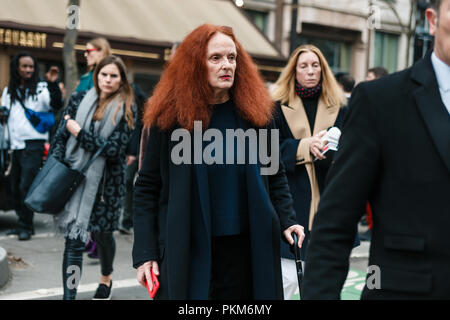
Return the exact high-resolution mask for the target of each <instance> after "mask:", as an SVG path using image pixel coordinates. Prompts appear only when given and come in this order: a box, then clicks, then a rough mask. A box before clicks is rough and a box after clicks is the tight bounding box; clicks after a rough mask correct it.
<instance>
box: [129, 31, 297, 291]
mask: <svg viewBox="0 0 450 320" xmlns="http://www.w3.org/2000/svg"><path fill="white" fill-rule="evenodd" d="M272 113H273V103H272V101H271V99H270V96H269V94H268V93H267V91H266V89H265V87H264V84H263V82H262V80H261V78H260V76H259V74H258V73H257V69H256V66H255V65H254V63H253V62H252V60H251V58H250V57H249V56H248V55H247V54H246V53H245V51H244V50H243V49H242V47H241V46H240V44H239V42H237V40H236V38H235V36H234V34H233V31H232V30H231V28H228V27H219V26H213V25H202V26H200V27H198V28H197V29H195V30H194V31H193V32H192V33H191V34H189V35H188V36H187V38H186V39H185V40H184V41H183V42H182V43H181V45H180V46H179V48H178V49H177V53H176V54H175V56H174V58H173V60H171V61H170V63H169V65H168V67H167V69H166V71H165V72H164V74H163V76H162V78H161V81H160V82H159V84H158V86H157V88H156V89H155V92H154V94H153V96H152V98H151V99H150V100H149V103H148V105H147V109H146V113H145V115H144V125H145V126H147V127H150V135H149V140H148V142H147V145H146V152H145V157H144V160H143V163H142V166H141V170H140V171H139V176H138V179H137V181H136V184H135V194H134V228H135V229H134V236H135V241H134V246H133V265H134V267H135V268H137V269H138V272H137V278H138V281H139V282H140V283H141V284H142V285H143V286H145V284H146V282H148V283H149V288H150V289H151V290H153V285H152V283H151V281H150V280H151V272H153V273H154V274H155V275H157V276H158V277H159V282H160V287H159V290H158V292H157V294H156V299H281V298H282V297H283V289H282V281H281V264H280V253H279V249H280V235H281V231H284V236H285V239H286V240H287V241H289V242H290V243H291V244H293V243H294V241H293V239H292V237H291V233H292V232H295V233H297V235H298V237H299V242H298V244H296V245H299V246H300V245H301V242H302V240H303V236H304V233H303V227H301V226H299V225H298V224H296V222H295V213H294V211H293V209H292V199H291V197H290V193H289V189H288V185H287V180H286V176H285V175H284V169H283V167H282V165H281V164H280V166H279V170H278V165H279V161H278V160H279V159H278V155H279V153H278V137H277V136H276V135H272V131H270V130H267V128H269V127H270V123H271V119H272ZM230 129H233V130H231V132H232V133H236V134H238V135H239V132H240V133H243V132H245V134H248V135H249V138H248V140H247V141H248V143H245V142H244V143H238V144H237V145H235V144H234V141H235V140H234V138H233V139H231V140H230V139H222V138H225V137H227V134H229V133H230ZM204 130H206V131H204ZM264 130H266V131H264ZM203 131H204V132H203ZM267 133H269V136H268V135H267ZM207 136H209V138H207ZM191 138H193V140H194V141H192V139H191ZM212 138H214V139H212ZM274 138H275V139H274ZM199 139H200V140H199ZM225 140H227V142H230V141H231V143H232V145H231V147H230V145H227V147H226V148H224V142H225ZM237 140H238V142H239V141H240V140H239V139H237ZM208 141H212V142H211V143H210V144H208ZM192 142H193V143H192ZM221 142H222V143H221ZM241 142H242V141H241ZM268 142H269V146H270V148H271V151H272V153H271V157H270V160H271V161H270V162H268V161H266V160H267V159H265V158H262V157H260V158H259V160H260V161H253V162H252V161H250V160H249V159H251V158H252V157H253V156H254V155H256V154H258V153H256V152H254V149H252V148H253V147H255V146H256V147H257V148H258V150H259V152H260V154H261V153H262V154H263V153H264V150H265V148H266V147H267V146H268ZM255 143H256V144H255ZM213 144H214V146H215V147H214V148H213V147H212V145H213ZM241 148H242V149H241ZM266 149H267V148H266ZM234 151H237V152H234ZM266 151H267V150H266ZM239 152H241V153H239ZM239 154H240V155H243V156H244V160H245V161H240V160H242V159H241V158H240V157H239ZM225 159H226V161H225ZM253 159H254V158H253ZM192 163H193V164H192ZM263 164H264V165H268V166H266V167H265V166H264V165H263ZM263 174H266V175H263Z"/></svg>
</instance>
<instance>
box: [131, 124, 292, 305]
mask: <svg viewBox="0 0 450 320" xmlns="http://www.w3.org/2000/svg"><path fill="white" fill-rule="evenodd" d="M242 123H243V121H242V122H241V124H242ZM241 127H243V126H241ZM244 130H245V129H244ZM177 143H178V142H175V141H171V132H170V131H160V130H159V129H158V128H156V127H153V128H151V130H150V136H149V140H148V142H147V146H146V152H145V157H144V160H143V164H142V168H141V170H140V172H139V176H138V179H137V181H136V184H135V192H134V245H133V265H134V267H135V268H137V267H139V266H140V265H142V264H143V263H144V262H146V261H149V260H156V261H158V263H159V267H160V277H159V281H160V288H159V291H158V294H157V296H156V298H157V299H158V298H159V299H191V298H192V296H190V295H189V292H191V294H192V286H195V292H194V295H195V297H196V299H208V288H209V283H210V269H211V236H210V234H211V233H210V232H211V231H210V225H208V223H207V221H208V219H207V217H206V216H205V211H207V208H208V206H209V202H208V201H209V200H208V196H207V195H208V185H207V180H205V177H206V174H207V172H206V170H207V168H206V166H205V165H197V166H194V165H189V164H180V165H175V164H174V163H173V162H172V161H171V157H170V156H171V151H172V149H173V148H174V146H175V145H176V144H177ZM259 168H260V165H259V164H255V165H247V169H246V177H247V189H248V190H247V195H248V212H249V223H250V241H251V252H252V253H251V258H252V273H253V286H254V287H253V292H254V298H255V299H282V298H283V286H282V278H281V263H280V235H281V232H282V230H285V229H286V228H288V227H289V226H291V225H293V224H296V221H295V213H294V211H293V207H292V198H291V195H290V192H289V187H288V184H287V180H286V176H285V173H284V168H283V166H282V164H280V169H279V171H278V172H277V174H275V175H272V176H261V175H260V171H259ZM194 177H195V180H196V181H197V184H198V185H197V187H193V180H194ZM194 197H199V200H200V205H201V207H202V214H201V215H199V214H194V213H193V212H192V205H193V202H194V201H193V198H194ZM203 209H205V210H203ZM199 216H201V217H202V219H198V217H199ZM236 263H239V261H236Z"/></svg>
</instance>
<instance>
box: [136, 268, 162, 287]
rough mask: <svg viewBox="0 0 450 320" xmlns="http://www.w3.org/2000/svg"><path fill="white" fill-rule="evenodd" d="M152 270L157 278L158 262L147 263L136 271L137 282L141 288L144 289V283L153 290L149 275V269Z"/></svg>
mask: <svg viewBox="0 0 450 320" xmlns="http://www.w3.org/2000/svg"><path fill="white" fill-rule="evenodd" d="M152 268H153V273H154V274H155V275H157V276H159V267H158V262H156V261H147V262H146V263H144V264H143V265H142V266H140V267H139V268H138V269H137V281H138V282H139V283H140V284H141V286H143V287H146V282H147V283H148V288H149V289H150V290H152V289H153V282H152V276H151V275H150V269H152Z"/></svg>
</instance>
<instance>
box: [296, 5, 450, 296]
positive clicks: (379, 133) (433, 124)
mask: <svg viewBox="0 0 450 320" xmlns="http://www.w3.org/2000/svg"><path fill="white" fill-rule="evenodd" d="M430 3H431V6H430V8H428V9H427V10H426V17H427V20H428V22H429V24H430V33H431V34H432V35H434V36H435V45H434V51H433V53H432V54H431V53H430V54H428V55H427V56H426V57H425V58H423V59H422V60H420V61H419V62H417V64H415V65H414V66H413V67H411V68H409V69H406V70H404V71H402V72H398V73H395V74H392V75H390V76H387V77H385V78H382V79H379V80H375V81H373V82H366V83H362V84H360V85H359V86H358V87H357V88H356V89H355V91H354V93H353V95H352V99H351V102H350V108H349V109H350V111H349V114H348V115H347V119H346V121H345V123H344V127H343V133H342V136H341V142H340V143H341V144H340V149H339V151H338V153H337V154H336V156H335V163H334V164H333V165H332V167H331V169H330V171H329V176H328V185H327V187H326V189H325V191H324V193H323V196H322V199H321V203H320V205H319V209H318V213H317V215H316V218H315V221H314V225H313V229H312V235H311V240H310V241H311V242H310V247H309V250H308V255H307V257H306V266H305V278H304V282H303V296H302V298H303V299H339V298H340V292H341V289H342V286H343V284H344V282H345V279H346V276H347V273H348V268H349V255H350V252H351V249H352V245H353V241H354V236H355V226H356V225H357V223H358V221H359V219H360V218H361V212H364V210H363V209H364V206H365V204H366V201H367V200H369V201H370V203H371V205H372V209H373V231H372V242H371V247H370V258H369V266H373V267H372V268H370V269H371V270H374V273H369V275H368V281H367V283H366V286H365V287H364V290H363V292H362V296H361V298H362V299H416V298H417V299H440V298H441V299H442V298H447V299H449V298H450V276H449V270H450V240H449V226H450V205H449V203H448V198H449V196H450V99H449V94H450V92H449V83H450V81H449V79H450V78H449V77H450V0H431V1H430Z"/></svg>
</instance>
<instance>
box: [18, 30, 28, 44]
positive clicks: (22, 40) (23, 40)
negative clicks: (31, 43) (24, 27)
mask: <svg viewBox="0 0 450 320" xmlns="http://www.w3.org/2000/svg"><path fill="white" fill-rule="evenodd" d="M19 43H20V45H21V46H22V47H25V46H26V45H27V34H26V33H25V31H20V42H19Z"/></svg>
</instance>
